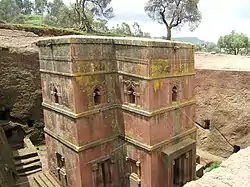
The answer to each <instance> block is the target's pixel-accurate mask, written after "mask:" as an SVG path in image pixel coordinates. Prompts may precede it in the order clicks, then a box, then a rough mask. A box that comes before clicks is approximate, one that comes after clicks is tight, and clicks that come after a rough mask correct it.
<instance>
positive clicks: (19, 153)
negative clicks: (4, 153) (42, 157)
mask: <svg viewBox="0 0 250 187" xmlns="http://www.w3.org/2000/svg"><path fill="white" fill-rule="evenodd" d="M35 156H38V153H37V151H36V150H35V149H30V148H23V149H19V150H16V151H13V158H14V159H15V160H20V159H28V158H31V157H35Z"/></svg>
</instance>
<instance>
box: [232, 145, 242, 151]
mask: <svg viewBox="0 0 250 187" xmlns="http://www.w3.org/2000/svg"><path fill="white" fill-rule="evenodd" d="M239 151H240V146H238V145H234V146H233V153H237V152H239Z"/></svg>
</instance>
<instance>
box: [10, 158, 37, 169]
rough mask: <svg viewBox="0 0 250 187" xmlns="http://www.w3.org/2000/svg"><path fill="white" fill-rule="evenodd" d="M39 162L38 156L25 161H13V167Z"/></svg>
mask: <svg viewBox="0 0 250 187" xmlns="http://www.w3.org/2000/svg"><path fill="white" fill-rule="evenodd" d="M39 161H40V158H39V156H33V157H30V158H27V159H21V160H14V163H15V166H16V167H18V166H21V165H26V164H31V163H34V162H39Z"/></svg>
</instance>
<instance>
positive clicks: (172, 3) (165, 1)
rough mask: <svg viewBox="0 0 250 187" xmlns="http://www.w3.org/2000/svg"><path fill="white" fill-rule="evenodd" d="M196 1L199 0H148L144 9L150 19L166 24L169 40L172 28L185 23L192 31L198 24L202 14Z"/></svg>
mask: <svg viewBox="0 0 250 187" xmlns="http://www.w3.org/2000/svg"><path fill="white" fill-rule="evenodd" d="M198 3H199V0H148V2H147V4H146V6H145V8H144V9H145V11H146V12H147V14H148V16H149V17H150V18H151V19H153V20H155V21H158V22H159V23H160V24H164V25H165V26H166V28H167V39H168V40H171V31H172V28H175V27H179V28H181V27H182V26H183V25H184V24H186V23H187V24H189V26H190V30H191V31H192V30H194V29H195V28H196V27H197V26H198V25H199V23H200V21H201V18H202V16H201V13H200V11H199V10H198Z"/></svg>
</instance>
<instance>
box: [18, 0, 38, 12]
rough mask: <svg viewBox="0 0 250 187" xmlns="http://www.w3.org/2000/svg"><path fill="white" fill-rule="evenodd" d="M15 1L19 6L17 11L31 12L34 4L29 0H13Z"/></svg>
mask: <svg viewBox="0 0 250 187" xmlns="http://www.w3.org/2000/svg"><path fill="white" fill-rule="evenodd" d="M15 1H16V5H17V6H18V8H19V11H20V12H21V13H22V14H25V15H28V14H31V13H32V10H33V8H34V7H33V6H34V5H33V3H32V2H31V1H30V0H15Z"/></svg>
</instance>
